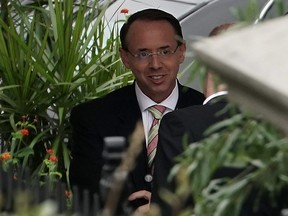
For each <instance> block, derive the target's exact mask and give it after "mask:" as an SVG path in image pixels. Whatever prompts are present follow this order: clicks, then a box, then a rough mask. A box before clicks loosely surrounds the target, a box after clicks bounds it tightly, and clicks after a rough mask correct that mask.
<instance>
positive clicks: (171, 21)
mask: <svg viewBox="0 0 288 216" xmlns="http://www.w3.org/2000/svg"><path fill="white" fill-rule="evenodd" d="M120 40H121V46H122V47H121V48H120V50H119V52H120V56H121V59H122V62H123V64H124V65H125V66H126V67H127V68H128V69H131V71H132V73H133V74H134V76H135V81H134V83H133V84H132V85H128V86H126V87H123V88H121V89H118V90H115V91H113V92H111V93H110V94H108V95H106V96H104V97H102V98H99V99H95V100H92V101H89V102H85V103H82V104H80V105H78V106H76V107H74V108H73V109H72V111H71V116H70V122H71V126H72V149H71V150H72V151H71V155H72V159H71V166H70V171H69V175H70V181H71V184H72V185H76V186H78V187H79V189H80V191H83V190H84V189H86V190H89V191H90V193H99V181H100V178H101V170H102V166H103V158H102V151H103V145H104V144H103V139H104V138H105V137H111V136H122V137H125V138H126V139H127V140H128V137H129V136H130V134H131V133H132V132H133V130H134V128H135V125H136V123H137V122H138V120H141V121H142V122H143V127H144V133H145V143H143V149H142V151H141V153H140V154H139V155H138V157H137V159H136V164H135V167H134V169H133V170H132V171H131V173H130V175H129V179H128V181H129V182H130V183H131V185H130V187H129V188H128V189H127V191H125V193H127V194H128V196H127V197H126V198H127V199H129V202H131V203H134V205H133V206H134V208H135V209H137V210H138V211H140V212H141V211H147V209H149V202H150V198H151V182H152V181H151V180H152V179H153V176H152V175H153V173H152V169H151V164H150V165H148V156H147V150H146V147H148V133H149V129H150V127H151V125H152V121H153V116H152V113H151V112H150V111H149V109H150V107H152V106H154V105H161V106H163V107H164V114H163V115H165V114H166V113H168V112H170V111H172V110H175V109H180V108H184V107H188V106H192V105H199V104H202V103H203V101H204V99H205V97H204V95H203V94H202V93H200V92H199V91H197V90H195V89H192V88H188V87H184V86H182V85H181V84H180V83H179V82H178V80H177V73H178V71H179V67H180V65H181V63H182V62H183V61H184V58H185V51H186V45H185V42H184V40H183V35H182V29H181V26H180V24H179V21H178V20H177V19H176V18H175V17H174V16H172V15H171V14H169V13H167V12H164V11H162V10H158V9H146V10H142V11H139V12H136V13H135V14H133V15H131V16H130V17H129V18H128V20H127V22H126V23H125V24H124V25H123V26H122V28H121V31H120ZM150 162H151V161H150ZM153 163H154V161H153V160H152V167H153ZM143 199H144V200H147V202H146V203H147V204H146V203H145V204H143V202H138V203H137V202H135V201H137V200H143Z"/></svg>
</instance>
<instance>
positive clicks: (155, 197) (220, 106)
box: [151, 23, 287, 216]
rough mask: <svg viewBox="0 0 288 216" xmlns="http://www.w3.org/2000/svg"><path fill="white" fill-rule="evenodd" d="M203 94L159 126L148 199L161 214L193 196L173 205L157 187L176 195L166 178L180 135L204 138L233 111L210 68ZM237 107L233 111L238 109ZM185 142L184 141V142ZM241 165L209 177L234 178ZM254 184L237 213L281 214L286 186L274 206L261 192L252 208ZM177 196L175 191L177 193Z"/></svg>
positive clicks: (224, 28)
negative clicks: (201, 98)
mask: <svg viewBox="0 0 288 216" xmlns="http://www.w3.org/2000/svg"><path fill="white" fill-rule="evenodd" d="M233 25H234V24H230V23H228V24H223V25H220V26H217V27H215V28H214V29H213V30H212V31H211V33H210V35H209V36H210V37H212V36H215V35H218V34H220V33H222V32H224V31H227V30H228V29H229V28H231V27H232V26H233ZM205 81H206V82H205V89H204V92H205V96H206V97H207V98H206V100H205V101H204V102H203V105H197V106H190V107H186V108H183V109H179V110H175V111H173V112H170V113H168V114H167V115H165V116H164V117H163V119H162V121H161V124H160V127H159V141H158V148H157V153H156V156H155V175H154V183H153V188H152V198H151V200H152V201H151V202H152V203H155V204H157V205H158V206H159V208H160V210H161V213H162V214H161V215H163V216H164V215H165V216H170V215H178V214H179V211H180V210H181V209H183V208H185V207H187V206H190V207H193V198H192V195H191V194H189V195H188V197H185V200H181V198H180V197H179V200H180V202H177V203H173V204H175V206H172V205H170V204H168V203H167V202H166V201H165V200H164V199H163V197H161V195H160V190H162V191H165V190H166V191H169V192H171V193H173V194H175V195H176V189H177V183H176V179H175V178H173V179H172V180H171V181H170V180H168V176H169V175H170V171H171V169H172V167H173V166H174V165H176V161H175V158H176V157H177V156H179V155H180V154H181V153H183V152H184V150H185V146H184V145H183V137H184V136H185V138H186V140H185V141H186V142H187V143H188V144H191V145H193V143H195V142H197V141H200V140H202V139H203V138H205V131H206V130H207V129H208V128H209V127H210V126H212V125H213V124H216V123H217V122H220V121H223V120H225V119H227V118H230V117H231V116H232V115H233V112H232V113H230V112H228V110H229V109H226V108H227V105H228V101H227V98H226V96H227V94H228V91H227V86H226V84H225V83H223V82H222V81H221V79H219V77H217V76H215V75H213V72H212V71H209V72H208V73H207V76H206V80H205ZM239 111H240V110H237V111H236V112H239ZM186 142H185V143H186ZM242 171H243V169H241V168H235V167H221V168H220V169H218V170H216V171H215V173H214V174H213V176H212V179H217V178H225V177H229V178H233V177H236V176H237V175H239V174H240V173H241V172H242ZM256 192H257V188H252V189H251V192H250V193H249V195H248V196H247V198H246V200H245V201H244V203H243V206H242V208H241V211H240V214H239V215H240V216H251V215H253V216H264V215H266V216H276V215H280V212H281V207H282V206H285V204H286V203H287V198H286V197H287V196H286V194H287V193H286V190H285V191H284V192H283V193H281V194H280V196H279V197H277V201H278V203H277V204H278V205H279V206H274V204H273V203H271V201H270V200H269V197H268V196H265V195H263V196H262V197H261V199H259V200H258V203H257V204H258V206H257V208H254V203H255V199H256V198H257V193H256ZM176 196H177V195H176ZM179 200H178V201H179Z"/></svg>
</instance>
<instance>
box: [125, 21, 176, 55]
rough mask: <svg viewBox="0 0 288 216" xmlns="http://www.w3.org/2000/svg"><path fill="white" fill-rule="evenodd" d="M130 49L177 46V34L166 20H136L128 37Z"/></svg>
mask: <svg viewBox="0 0 288 216" xmlns="http://www.w3.org/2000/svg"><path fill="white" fill-rule="evenodd" d="M126 41H127V45H128V48H129V49H134V50H137V49H158V48H160V47H164V46H175V45H176V44H177V41H176V32H175V30H174V28H173V26H172V25H171V24H170V23H169V22H168V21H166V20H157V21H150V20H136V21H135V22H134V23H132V24H131V26H130V28H129V31H128V33H127V36H126Z"/></svg>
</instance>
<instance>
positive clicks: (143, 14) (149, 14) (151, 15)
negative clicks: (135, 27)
mask: <svg viewBox="0 0 288 216" xmlns="http://www.w3.org/2000/svg"><path fill="white" fill-rule="evenodd" d="M136 20H148V21H156V20H166V21H167V22H169V23H170V24H171V26H172V27H173V28H174V30H175V32H176V35H177V37H179V40H177V42H178V45H181V44H182V43H183V34H182V28H181V26H180V23H179V21H178V20H177V19H176V18H175V17H174V16H173V15H172V14H170V13H167V12H165V11H162V10H159V9H152V8H150V9H145V10H142V11H138V12H136V13H134V14H132V15H131V16H130V17H129V18H128V20H127V22H126V23H124V24H123V26H122V28H121V30H120V40H121V45H122V48H123V49H124V50H127V49H128V47H127V41H126V36H127V33H128V31H129V28H130V26H131V25H132V23H133V22H134V21H136Z"/></svg>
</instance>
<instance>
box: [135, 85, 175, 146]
mask: <svg viewBox="0 0 288 216" xmlns="http://www.w3.org/2000/svg"><path fill="white" fill-rule="evenodd" d="M135 91H136V97H137V101H138V104H139V107H140V110H141V113H142V120H143V127H144V132H145V140H146V145H147V140H148V132H149V129H150V127H151V125H152V121H153V116H152V114H151V113H150V112H149V111H148V108H149V107H151V106H154V105H156V104H157V105H162V106H165V107H166V110H165V112H164V114H163V115H165V114H166V113H168V112H171V111H172V110H175V107H176V105H177V101H178V97H179V90H178V84H177V82H176V85H175V88H174V89H173V91H172V92H171V94H170V95H169V96H168V97H167V98H166V99H165V100H164V101H162V102H161V103H159V104H158V103H156V102H155V101H153V100H151V99H150V98H149V97H147V96H146V95H145V94H144V93H143V92H142V91H141V89H140V88H139V86H138V85H137V83H135Z"/></svg>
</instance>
